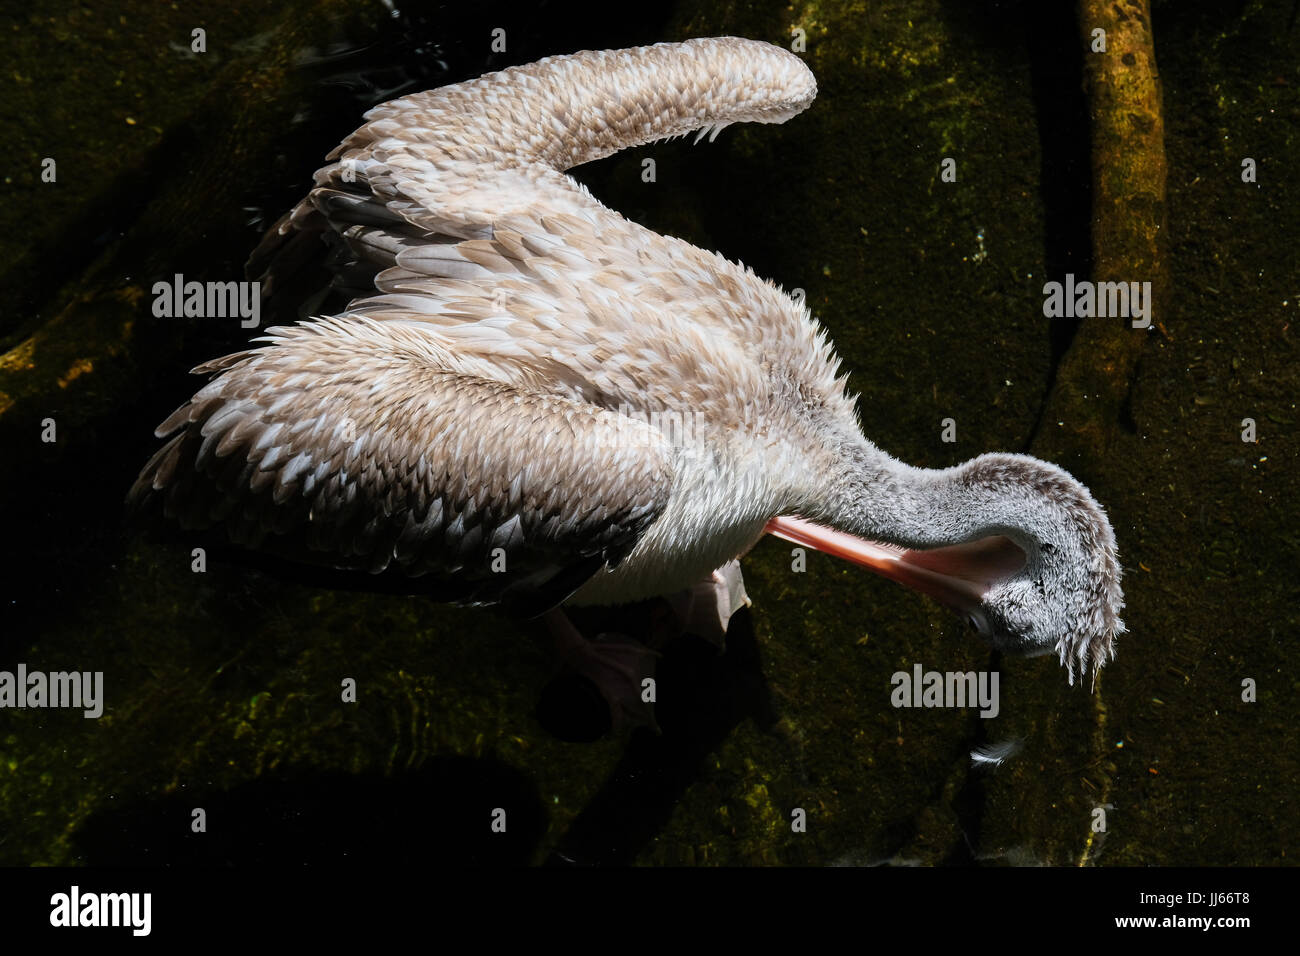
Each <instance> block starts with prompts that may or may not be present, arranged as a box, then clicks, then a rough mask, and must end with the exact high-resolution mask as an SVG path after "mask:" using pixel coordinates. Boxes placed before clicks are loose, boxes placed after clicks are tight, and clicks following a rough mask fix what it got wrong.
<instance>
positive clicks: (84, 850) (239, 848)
mask: <svg viewBox="0 0 1300 956" xmlns="http://www.w3.org/2000/svg"><path fill="white" fill-rule="evenodd" d="M196 808H201V809H202V810H203V811H204V814H205V820H206V832H202V833H195V832H193V829H192V828H193V820H194V811H195V810H196ZM498 808H499V809H501V810H504V812H505V823H506V826H505V829H504V832H494V830H493V829H492V818H491V816H490V811H491V812H495V811H496V809H498ZM471 821H478V822H479V823H480V824H481V825H480V826H474V825H472V823H471ZM545 831H546V811H545V809H544V807H543V806H542V803H541V800H540V799H539V798H538V795H537V793H536V790H535V787H534V785H533V784H532V783H531V782H530V781H529V779H528V777H527V775H525V774H523V773H521V772H520V771H518V770H517V769H515V768H513V767H509V766H507V765H505V764H502V763H499V762H497V761H495V760H488V759H474V758H470V757H439V758H434V759H431V760H429V761H427V762H426V763H425V764H424V765H423V766H422V767H421V768H420V769H419V770H415V771H411V772H408V773H405V774H401V775H398V776H395V777H387V776H383V775H380V774H375V773H369V774H360V775H355V774H345V773H310V772H308V773H303V774H297V775H295V774H289V775H286V776H284V777H282V778H280V779H262V780H256V781H252V782H249V783H246V784H241V785H240V786H237V787H235V788H234V789H232V790H229V791H217V792H208V793H204V792H186V793H173V794H171V795H169V796H167V797H164V798H162V799H159V800H147V801H142V802H139V803H134V804H128V805H127V806H123V807H114V808H112V809H109V810H104V811H101V812H99V813H96V814H95V815H93V816H92V817H90V818H89V819H88V820H87V821H86V823H85V824H84V825H83V826H82V827H81V828H80V830H79V831H78V832H77V834H76V836H75V837H74V843H75V845H76V848H77V852H78V855H79V856H80V858H81V860H82V862H84V863H86V864H89V865H91V866H166V865H176V864H186V865H191V866H193V865H197V866H248V865H250V864H254V865H260V864H276V865H281V864H285V863H295V864H318V865H319V864H331V863H348V864H370V865H376V866H389V865H394V866H402V865H410V864H411V863H412V862H413V861H416V862H418V863H419V864H420V865H421V866H425V865H431V866H437V865H440V864H470V865H509V864H519V865H523V864H527V863H529V862H530V861H531V859H532V855H533V852H534V850H535V848H536V846H537V844H538V842H539V841H540V840H541V838H542V835H543V834H544V833H545Z"/></svg>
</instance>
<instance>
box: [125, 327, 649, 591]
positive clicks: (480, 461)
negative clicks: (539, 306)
mask: <svg viewBox="0 0 1300 956" xmlns="http://www.w3.org/2000/svg"><path fill="white" fill-rule="evenodd" d="M268 338H269V339H270V341H271V344H270V345H267V346H265V347H263V348H258V349H254V350H251V351H248V352H244V353H240V354H237V355H231V356H227V357H226V358H223V359H218V360H217V361H215V362H210V363H208V364H206V365H203V366H200V367H199V368H197V369H195V371H196V372H198V373H211V372H216V373H218V374H217V375H216V377H215V378H213V380H212V381H211V382H209V383H208V384H207V385H206V386H205V387H204V388H202V389H201V390H200V391H199V392H198V393H197V394H196V395H195V396H194V397H193V398H192V399H191V400H190V402H189V403H187V404H186V405H184V406H182V407H181V408H179V409H177V410H176V412H175V413H174V414H172V416H171V417H170V418H168V419H167V421H165V422H164V423H163V424H162V425H161V426H159V428H158V431H157V434H158V435H159V437H167V436H171V437H170V440H169V441H168V442H167V443H166V444H165V445H164V446H163V447H162V448H161V449H160V450H159V451H158V453H157V454H155V455H154V457H153V458H152V459H151V460H150V462H149V463H148V464H147V465H146V466H145V468H144V470H143V471H142V472H141V474H140V477H139V479H138V480H137V481H136V483H135V485H134V487H133V488H132V489H131V492H130V496H129V500H131V501H132V502H134V503H137V504H144V503H145V502H146V501H148V500H149V499H152V498H155V497H156V498H161V499H162V502H163V507H164V509H165V512H166V514H168V515H169V516H171V517H174V518H176V519H178V520H179V521H180V522H181V524H182V525H183V526H185V527H187V528H206V527H210V526H214V525H222V526H224V527H225V528H226V529H227V531H228V533H229V535H230V537H231V539H232V540H233V541H234V542H235V543H237V544H241V545H247V546H251V547H258V548H262V549H264V550H269V551H272V552H275V553H278V554H282V555H286V556H289V557H292V558H296V559H300V560H310V561H314V562H317V563H324V564H329V565H332V566H334V567H340V568H359V569H365V570H369V571H371V572H375V573H378V572H380V571H384V570H386V569H390V568H392V569H400V570H401V571H404V572H405V573H406V574H408V575H432V576H434V577H435V578H436V579H437V581H436V582H431V588H430V590H431V591H432V592H433V593H436V594H437V596H438V597H439V598H441V599H444V600H456V601H461V602H465V603H492V602H502V603H505V604H507V605H510V606H512V607H513V608H515V609H516V610H519V611H521V612H524V613H537V612H540V611H542V610H545V609H546V608H547V607H550V606H553V605H555V604H558V603H559V602H560V601H562V600H564V599H565V598H566V597H568V596H569V594H571V593H572V592H573V591H574V590H576V589H577V588H578V587H579V586H580V585H581V584H582V583H583V582H584V581H585V580H586V579H587V578H589V577H590V576H591V575H592V574H594V573H595V572H596V571H598V570H599V569H601V568H602V567H605V566H613V565H616V564H617V563H618V562H619V561H620V560H621V559H622V557H623V556H624V555H626V554H627V553H628V551H630V550H631V548H632V547H633V546H634V545H635V543H636V541H637V540H638V539H639V538H640V536H641V534H642V533H643V532H644V531H645V529H646V528H647V527H648V526H649V525H650V524H651V523H653V522H654V520H655V519H656V518H657V517H658V516H659V514H660V513H661V512H662V511H663V508H664V506H665V503H666V502H667V499H668V495H669V492H670V489H671V485H672V467H671V458H670V455H669V451H668V449H667V447H666V446H665V444H664V440H663V438H662V436H661V435H660V434H659V433H658V432H656V431H654V430H652V429H650V428H649V427H648V426H646V425H644V424H641V423H638V422H637V421H635V420H633V419H629V418H627V417H622V416H619V415H616V414H614V413H612V412H607V411H603V410H600V409H597V408H593V407H591V406H588V405H585V404H583V403H581V402H576V401H573V400H570V399H567V398H564V397H557V396H554V395H548V394H544V393H541V392H538V391H535V390H532V389H529V388H528V387H527V386H526V385H525V384H521V383H519V382H512V381H508V380H502V378H501V377H500V376H495V377H494V376H491V375H488V374H484V373H485V372H488V371H489V370H488V369H487V368H480V367H476V366H475V365H474V364H473V363H472V362H470V361H465V360H459V359H457V357H456V356H454V354H452V353H451V352H448V351H446V350H445V349H444V348H442V347H441V346H440V345H439V343H438V342H437V339H436V337H435V336H431V335H429V333H428V331H427V330H420V329H416V330H404V329H402V328H400V327H398V326H397V325H396V324H395V323H385V324H383V325H382V326H381V325H380V324H379V323H375V322H372V321H369V320H366V319H358V318H354V319H347V320H344V319H322V320H319V321H317V322H312V323H307V324H303V325H299V326H296V327H293V328H282V329H274V330H271V334H270V335H269V336H268Z"/></svg>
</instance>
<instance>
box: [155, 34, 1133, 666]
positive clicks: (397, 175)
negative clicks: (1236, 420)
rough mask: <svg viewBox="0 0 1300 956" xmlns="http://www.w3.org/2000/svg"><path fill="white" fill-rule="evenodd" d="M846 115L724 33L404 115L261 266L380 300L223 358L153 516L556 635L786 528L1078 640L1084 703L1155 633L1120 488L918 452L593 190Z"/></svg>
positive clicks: (1076, 662)
mask: <svg viewBox="0 0 1300 956" xmlns="http://www.w3.org/2000/svg"><path fill="white" fill-rule="evenodd" d="M815 95H816V83H815V81H814V78H813V76H812V73H811V72H810V71H809V70H808V68H807V67H806V66H805V65H804V64H803V62H802V61H801V60H800V59H799V58H798V57H796V56H795V55H793V54H791V53H789V52H787V51H785V50H782V49H780V48H778V47H775V46H771V45H769V44H766V43H760V42H755V41H750V40H744V39H737V38H732V37H720V38H710V39H696V40H689V41H686V42H684V43H665V44H658V45H655V46H650V47H642V48H638V49H630V50H615V51H602V52H590V51H589V52H582V53H575V54H573V55H569V56H556V57H549V58H547V59H544V60H540V61H538V62H536V63H532V64H528V65H526V66H519V67H513V68H510V69H507V70H503V71H501V72H498V73H492V74H489V75H486V76H483V77H480V78H478V79H474V80H470V81H467V82H464V83H458V84H455V85H451V86H447V87H443V88H440V89H435V90H430V91H427V92H423V93H417V94H414V95H410V96H404V97H401V98H399V99H395V100H393V101H391V102H388V103H385V104H383V105H381V106H378V107H376V108H374V109H373V110H371V111H370V112H369V113H367V114H366V122H365V123H364V125H362V126H361V127H360V128H359V129H357V130H356V132H354V133H352V135H350V136H349V137H347V138H346V139H345V140H344V141H343V142H342V143H341V144H340V145H339V146H338V147H337V148H336V149H335V150H334V151H333V152H332V153H331V154H330V156H329V157H328V160H329V163H328V165H326V166H325V167H324V168H323V169H321V170H319V171H318V172H317V173H316V176H315V188H313V189H312V190H311V192H310V194H309V195H308V196H307V197H306V198H305V199H304V200H303V201H302V202H301V203H300V204H299V205H298V206H297V207H296V208H295V209H294V210H292V212H290V213H289V214H288V215H287V216H285V217H284V219H282V220H281V221H280V223H278V224H277V226H276V227H275V228H273V229H272V231H271V233H270V234H269V235H268V237H267V239H266V240H264V242H263V244H262V246H261V247H259V249H258V250H257V251H256V252H255V253H254V255H253V257H252V259H251V260H250V273H251V274H253V275H261V276H263V277H264V278H265V279H266V286H267V287H268V288H269V289H271V290H274V288H275V285H276V283H277V282H278V281H279V275H280V272H279V270H281V269H283V268H284V267H285V264H286V263H289V262H292V261H294V260H295V259H296V258H297V257H299V256H300V254H301V253H302V251H303V250H304V249H309V248H310V249H320V250H322V251H324V250H326V249H328V250H329V251H330V252H331V254H332V257H333V261H334V263H335V280H334V288H335V290H336V291H338V292H340V293H342V294H343V296H344V298H345V299H346V300H347V301H348V304H347V306H346V308H344V309H343V311H341V312H340V313H339V314H337V315H332V316H326V317H319V318H316V319H314V320H312V321H305V322H301V323H299V324H297V325H294V326H292V327H280V328H273V329H269V330H268V331H267V334H266V335H265V336H263V337H262V338H261V339H260V340H258V341H260V342H261V343H263V344H261V345H258V346H256V347H253V348H250V349H249V350H247V351H243V352H239V353H237V354H234V355H228V356H226V357H224V358H220V359H217V360H215V361H212V362H208V363H206V364H205V365H201V366H199V367H198V368H197V369H195V370H194V371H195V372H196V373H198V374H202V375H208V376H210V379H209V381H208V382H207V383H206V384H205V385H204V386H203V387H202V388H201V389H199V391H198V392H197V393H196V394H195V395H194V397H193V398H192V399H191V400H190V401H189V402H188V403H186V404H185V405H183V406H182V407H181V408H179V409H177V411H176V412H175V413H174V414H173V415H172V416H171V417H169V418H168V419H167V420H166V421H165V422H163V424H162V425H161V426H160V427H159V428H158V430H157V434H158V436H159V437H160V438H166V439H167V442H166V444H165V445H163V447H162V448H161V449H160V450H159V451H158V452H157V454H155V455H154V456H153V458H152V460H150V462H149V463H148V464H147V465H146V466H145V468H144V470H143V471H142V473H141V475H140V477H139V479H138V481H137V482H136V484H135V486H134V488H133V489H132V493H131V496H132V498H133V499H134V500H136V501H138V502H144V501H147V500H150V499H155V498H159V499H161V501H162V505H163V508H164V509H165V512H166V513H167V514H168V515H170V516H172V517H174V518H175V519H177V520H178V521H180V523H181V524H182V525H184V526H185V527H189V528H200V527H211V526H217V525H219V526H223V527H224V528H225V529H226V531H227V532H228V534H229V536H230V538H231V539H232V540H233V541H235V542H237V543H239V544H242V545H247V546H250V547H258V548H264V549H269V550H272V551H275V552H278V553H282V554H285V555H288V556H290V557H294V558H299V559H306V560H315V561H318V562H323V563H327V564H331V565H334V566H336V567H344V568H359V569H365V570H369V571H371V572H379V571H384V570H388V569H399V570H401V571H403V572H405V573H406V574H409V575H422V576H426V580H427V581H428V582H429V587H430V591H431V593H433V594H435V595H436V596H438V597H440V598H443V599H447V600H456V601H460V602H467V603H503V604H505V605H507V606H509V607H513V608H514V609H516V610H519V611H521V612H524V613H538V612H540V611H543V610H546V609H548V608H552V607H555V606H556V605H559V604H561V603H565V602H567V603H578V604H581V603H621V602H628V601H634V600H638V599H642V598H647V597H651V596H655V595H664V594H669V593H672V592H676V591H679V590H681V589H684V588H689V587H691V586H693V585H696V584H698V583H699V582H700V581H701V580H707V579H709V577H710V575H711V574H712V573H713V572H714V570H715V569H717V568H719V567H722V566H725V565H727V564H728V562H731V561H733V560H734V559H736V558H737V557H738V556H740V555H743V554H744V553H745V552H746V551H747V550H748V549H749V548H750V547H752V546H753V545H754V543H755V542H756V541H757V540H758V539H759V538H760V537H761V536H762V535H763V534H764V533H765V531H772V532H773V533H776V534H780V535H782V536H783V537H787V538H790V539H791V540H795V541H798V542H800V543H803V544H808V545H811V546H813V547H818V548H822V549H823V550H827V551H829V552H831V553H834V554H838V555H841V556H843V557H846V558H849V559H851V560H854V561H856V562H858V563H860V564H863V565H865V566H867V567H870V568H872V569H873V570H875V571H877V572H879V573H882V574H884V575H886V576H888V577H890V578H893V579H895V580H899V581H901V582H903V583H905V584H908V585H910V586H912V587H916V588H918V589H920V590H923V591H925V592H926V593H929V594H931V595H933V596H935V597H937V598H939V599H940V600H943V601H945V602H946V603H949V604H951V605H953V606H954V607H956V608H957V609H958V610H960V611H961V612H963V613H965V614H967V615H968V616H969V617H970V619H971V620H972V621H973V622H974V623H975V624H976V626H977V627H978V628H979V629H980V630H981V632H982V633H984V634H985V635H986V636H987V637H988V638H989V639H990V640H991V641H992V642H993V643H994V644H995V645H996V646H999V647H1005V648H1008V649H1014V650H1021V651H1026V652H1031V653H1032V652H1039V651H1050V650H1055V651H1056V652H1057V653H1058V654H1059V656H1060V659H1061V661H1062V663H1063V664H1065V665H1066V667H1067V668H1068V670H1069V675H1070V679H1071V682H1073V678H1074V676H1075V674H1076V672H1081V671H1086V670H1088V669H1089V668H1094V669H1095V668H1096V667H1098V666H1100V665H1101V664H1102V663H1103V662H1104V660H1105V659H1106V658H1107V657H1108V656H1111V655H1112V654H1113V640H1114V638H1115V636H1116V635H1117V634H1118V633H1120V632H1121V631H1123V629H1124V626H1123V624H1122V622H1121V621H1120V618H1119V611H1120V609H1121V607H1122V604H1123V601H1122V595H1121V591H1120V586H1119V579H1120V569H1119V564H1118V559H1117V555H1116V549H1115V541H1114V536H1113V534H1112V531H1111V528H1110V525H1109V523H1108V522H1107V519H1106V516H1105V514H1104V512H1103V511H1102V509H1101V507H1100V506H1099V505H1098V504H1097V503H1096V502H1095V501H1094V500H1093V498H1092V496H1091V495H1090V494H1089V493H1088V491H1087V489H1086V488H1084V487H1083V486H1082V485H1081V484H1079V483H1078V482H1077V481H1075V480H1074V479H1073V478H1071V477H1070V476H1069V475H1068V474H1066V473H1065V472H1064V471H1062V470H1061V469H1059V468H1057V467H1056V466H1054V465H1051V464H1049V463H1047V462H1043V461H1039V460H1037V459H1034V458H1030V457H1027V456H1024V455H1013V454H988V455H983V456H980V457H979V458H976V459H974V460H972V461H969V462H967V463H966V464H964V465H961V466H958V467H956V468H949V469H944V470H933V471H932V470H924V469H917V468H912V467H909V466H907V465H905V464H903V463H901V462H899V461H897V460H895V459H893V458H891V457H890V456H888V455H887V454H885V453H884V452H882V451H881V450H880V449H878V448H876V447H875V446H874V445H873V444H872V443H871V442H870V441H869V440H867V438H866V437H865V436H864V435H863V433H862V430H861V428H860V426H859V422H858V415H857V411H856V406H855V400H854V399H853V398H852V397H851V396H850V395H849V394H848V393H847V391H846V387H845V386H846V381H845V377H842V376H840V375H839V373H838V364H839V362H838V359H837V358H836V356H835V354H834V352H833V349H832V347H831V344H830V342H829V341H828V339H827V336H826V334H825V332H824V331H823V330H822V329H821V328H820V327H819V325H818V323H817V322H816V321H815V320H814V319H813V317H812V316H811V314H810V313H809V311H808V310H807V308H806V307H804V306H803V305H802V304H800V303H797V302H795V301H794V300H793V299H792V298H791V297H790V296H788V295H786V294H785V293H784V292H783V291H781V290H780V289H779V288H777V287H776V286H775V285H774V284H772V283H771V282H769V281H765V280H763V279H760V278H759V277H757V276H755V275H754V274H753V272H751V271H750V270H748V269H747V268H745V267H744V266H742V265H740V264H739V263H736V262H731V261H729V260H727V259H726V258H724V257H722V256H721V255H718V254H715V253H711V252H707V251H705V250H702V249H698V248H696V247H694V246H692V245H690V244H689V243H686V242H683V241H681V240H679V239H675V238H672V237H670V236H662V235H659V234H657V233H654V232H652V231H650V230H648V229H646V228H644V227H642V226H639V225H637V224H636V223H633V222H629V221H628V220H627V219H625V218H623V217H622V216H621V215H619V214H618V213H616V212H614V211H612V210H610V209H608V208H606V207H605V206H603V205H602V204H601V203H599V202H597V201H596V200H595V199H594V198H593V197H592V196H591V195H590V194H589V193H588V191H587V190H586V189H585V188H584V187H582V186H581V185H580V184H578V183H577V182H576V181H575V180H573V179H572V178H571V177H570V176H569V175H568V174H567V170H569V169H571V168H572V167H574V166H578V165H581V164H582V163H586V162H590V161H592V160H595V159H599V158H601V157H604V156H608V155H610V154H612V153H614V152H616V151H617V150H620V149H623V148H626V147H629V146H635V145H639V144H643V143H649V142H653V141H656V140H662V139H665V138H668V137H674V136H680V135H685V134H687V133H691V132H695V133H697V134H698V135H700V136H702V135H705V134H709V135H710V136H716V135H717V133H718V132H719V131H720V130H721V129H722V128H724V127H725V126H727V125H729V124H732V123H738V122H758V123H781V122H784V121H786V120H788V119H790V118H791V117H793V116H795V115H796V114H798V113H799V112H801V111H802V110H804V109H805V108H807V107H808V106H809V105H810V104H811V103H812V101H813V99H814V97H815ZM322 240H323V244H322Z"/></svg>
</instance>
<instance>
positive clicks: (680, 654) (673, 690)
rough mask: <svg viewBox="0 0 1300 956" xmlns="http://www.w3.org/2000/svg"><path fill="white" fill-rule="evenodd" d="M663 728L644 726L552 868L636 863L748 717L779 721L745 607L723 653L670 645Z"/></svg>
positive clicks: (695, 644)
mask: <svg viewBox="0 0 1300 956" xmlns="http://www.w3.org/2000/svg"><path fill="white" fill-rule="evenodd" d="M656 684H657V687H658V689H659V699H658V701H657V703H656V705H655V714H656V719H657V720H658V722H659V726H660V728H661V730H662V733H660V734H655V733H653V732H652V731H649V730H644V729H641V730H637V731H636V732H635V733H633V735H632V736H631V738H630V739H629V741H628V745H627V748H626V749H625V751H624V753H623V756H622V758H621V759H620V760H619V762H618V765H617V766H616V767H615V769H614V770H613V772H612V773H611V774H610V775H609V778H608V779H607V780H606V782H605V785H604V786H603V787H602V788H601V790H600V792H599V793H598V794H596V796H595V797H594V798H593V799H592V800H591V801H590V802H589V803H588V804H587V805H586V807H585V808H584V809H583V810H582V812H581V813H580V814H579V815H578V817H577V818H576V819H575V820H574V822H573V824H572V825H571V826H570V828H569V830H568V832H567V833H566V834H565V835H564V836H563V837H562V838H561V839H560V842H559V844H558V845H557V846H556V848H555V850H554V851H553V853H552V854H551V856H550V858H549V860H548V862H549V863H551V864H553V865H587V866H591V865H617V864H630V863H632V862H633V861H634V860H635V859H636V857H637V855H638V854H639V853H640V852H641V851H642V850H643V849H644V848H645V847H646V845H648V844H649V843H650V841H651V840H653V839H654V837H655V836H656V834H658V833H659V831H660V830H661V829H662V827H663V825H664V824H665V823H666V822H667V820H668V818H669V816H670V815H671V814H672V813H673V811H674V809H675V808H676V807H677V805H678V802H679V801H680V799H681V796H682V794H683V793H685V791H686V790H687V788H688V787H689V786H690V785H691V784H693V783H695V782H696V781H697V780H698V779H699V777H700V776H701V773H702V771H703V769H704V762H705V758H707V757H708V756H709V754H711V753H713V752H714V751H715V750H716V749H717V747H718V746H719V745H720V744H721V743H722V741H724V740H725V739H726V738H727V737H728V736H729V735H730V734H731V733H732V731H733V730H734V729H735V728H736V726H737V725H739V724H740V723H741V722H742V721H743V720H745V719H747V718H753V719H754V721H755V722H756V724H757V725H758V727H759V729H760V730H763V731H766V730H769V729H770V728H771V727H772V725H773V724H774V723H775V722H776V719H777V714H776V712H775V710H774V708H773V704H772V700H771V695H770V693H769V690H768V687H767V683H766V680H765V678H764V676H763V669H762V661H761V654H760V652H759V645H758V641H757V640H756V638H755V635H754V622H753V615H752V614H751V613H750V612H749V610H747V609H742V610H741V611H739V612H737V614H736V615H735V616H734V617H732V619H731V622H730V627H729V628H728V630H727V650H726V653H725V654H719V653H718V652H717V650H716V649H715V648H714V647H712V646H711V645H709V644H708V643H706V642H704V641H702V640H699V639H696V638H690V637H687V638H683V639H678V640H675V641H673V642H671V643H670V644H669V645H668V646H667V647H666V648H665V649H664V653H663V657H662V658H661V660H660V661H659V666H658V669H657V674H656Z"/></svg>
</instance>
